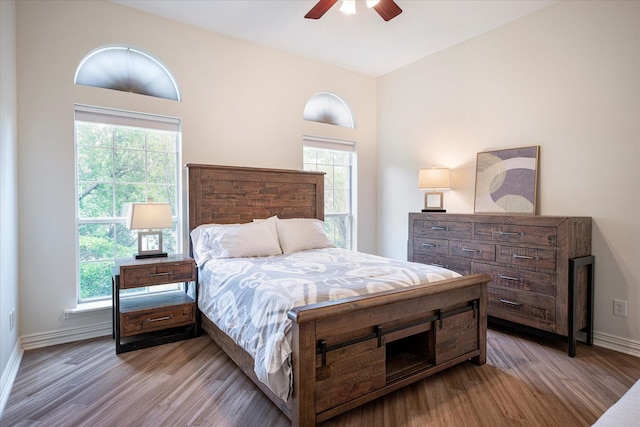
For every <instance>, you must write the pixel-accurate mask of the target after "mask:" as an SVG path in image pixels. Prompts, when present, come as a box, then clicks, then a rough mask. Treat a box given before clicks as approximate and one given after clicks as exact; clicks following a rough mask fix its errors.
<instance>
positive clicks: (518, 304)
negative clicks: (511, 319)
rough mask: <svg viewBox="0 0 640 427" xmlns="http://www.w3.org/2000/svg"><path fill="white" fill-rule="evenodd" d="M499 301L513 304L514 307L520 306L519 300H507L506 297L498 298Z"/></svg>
mask: <svg viewBox="0 0 640 427" xmlns="http://www.w3.org/2000/svg"><path fill="white" fill-rule="evenodd" d="M500 302H501V303H503V304H508V305H515V306H516V307H522V303H521V302H515V301H509V300H508V299H504V298H500Z"/></svg>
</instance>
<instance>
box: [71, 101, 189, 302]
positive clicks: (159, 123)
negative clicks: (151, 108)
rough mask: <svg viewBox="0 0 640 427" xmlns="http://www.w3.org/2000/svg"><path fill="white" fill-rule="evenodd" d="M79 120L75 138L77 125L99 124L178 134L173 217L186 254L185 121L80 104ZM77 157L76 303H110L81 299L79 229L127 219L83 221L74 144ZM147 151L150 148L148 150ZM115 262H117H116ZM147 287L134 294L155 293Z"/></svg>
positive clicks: (180, 247) (178, 244)
mask: <svg viewBox="0 0 640 427" xmlns="http://www.w3.org/2000/svg"><path fill="white" fill-rule="evenodd" d="M74 109H75V118H74V139H75V138H76V137H77V126H76V123H77V122H95V123H101V124H109V125H116V126H127V127H138V128H142V129H156V130H168V131H174V132H176V133H177V141H176V184H175V185H176V202H175V203H176V210H175V214H174V216H173V218H172V219H173V221H174V222H175V223H177V227H176V228H177V229H176V230H175V232H176V248H177V251H178V252H179V253H182V252H183V251H184V238H183V230H182V226H181V224H182V213H183V196H182V193H183V188H182V173H181V165H182V136H181V135H182V129H181V120H180V119H178V118H174V117H167V116H159V115H152V114H145V113H139V112H132V111H124V110H116V109H111V108H103V107H95V106H88V105H82V104H76V105H75V106H74ZM74 146H75V147H74V155H75V162H74V165H75V169H76V170H75V179H74V182H75V234H76V235H75V245H76V292H77V297H76V300H77V301H78V303H79V304H80V303H88V302H94V301H106V300H110V298H111V295H107V296H103V297H95V298H84V299H83V298H81V289H80V286H81V283H80V279H81V278H80V264H81V260H80V240H79V227H80V225H82V224H99V223H105V224H107V223H108V224H111V223H122V224H124V223H126V217H124V216H122V217H120V216H116V217H107V218H80V212H79V204H78V197H79V195H78V188H79V185H78V142H77V141H74ZM145 152H146V148H145ZM114 261H115V259H114ZM175 288H176V287H175V286H173V285H172V286H165V287H163V286H157V287H153V288H152V290H155V291H167V290H174V289H175ZM152 290H150V289H147V288H140V289H137V290H136V292H132V293H131V294H140V293H143V292H150V291H152Z"/></svg>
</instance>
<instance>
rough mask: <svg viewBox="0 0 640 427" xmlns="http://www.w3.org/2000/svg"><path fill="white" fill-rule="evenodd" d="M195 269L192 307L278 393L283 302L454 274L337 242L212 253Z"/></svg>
mask: <svg viewBox="0 0 640 427" xmlns="http://www.w3.org/2000/svg"><path fill="white" fill-rule="evenodd" d="M199 273H200V275H199V286H200V287H199V296H198V306H199V308H200V310H201V311H202V312H203V313H204V314H205V315H206V316H207V317H208V318H209V319H210V320H211V321H212V322H213V323H215V324H216V326H218V328H220V329H221V330H222V331H223V332H225V333H226V334H227V335H229V336H230V337H231V338H232V339H233V340H234V341H235V342H236V343H237V344H238V345H239V346H240V347H242V348H243V349H245V351H247V352H248V353H249V354H250V355H251V356H252V357H253V358H254V360H255V367H254V369H255V372H256V375H257V377H258V379H260V381H262V382H264V383H265V384H266V385H267V386H268V387H269V388H270V389H271V390H272V391H273V392H274V393H275V394H276V395H277V396H279V397H280V398H282V399H283V400H287V399H288V397H289V396H290V394H291V391H292V382H293V377H292V371H291V320H289V319H288V317H287V313H288V312H289V310H290V309H292V308H293V307H297V306H302V305H306V304H312V303H316V302H323V301H333V300H338V299H342V298H346V297H351V296H357V295H366V294H371V293H374V292H379V291H384V290H389V289H397V288H402V287H408V286H413V285H417V284H420V283H426V282H433V281H438V280H442V279H448V278H453V277H459V276H460V275H459V274H458V273H455V272H453V271H450V270H446V269H444V268H439V267H434V266H427V265H424V264H417V263H412V262H405V261H397V260H392V259H389V258H383V257H379V256H374V255H368V254H364V253H359V252H354V251H349V250H345V249H338V248H328V249H314V250H308V251H301V252H295V253H292V254H288V255H279V256H271V257H262V258H227V259H212V260H209V261H207V262H206V263H205V264H204V265H203V266H201V267H200V271H199Z"/></svg>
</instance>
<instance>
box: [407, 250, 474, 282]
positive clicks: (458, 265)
mask: <svg viewBox="0 0 640 427" xmlns="http://www.w3.org/2000/svg"><path fill="white" fill-rule="evenodd" d="M413 262H419V263H422V264H427V265H435V266H436V267H444V268H447V269H449V270H453V271H455V272H456V273H459V274H462V275H463V276H466V275H468V274H471V261H469V260H464V259H455V258H449V257H447V256H445V255H441V254H425V253H421V252H415V253H414V254H413Z"/></svg>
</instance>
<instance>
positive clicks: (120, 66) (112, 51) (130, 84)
mask: <svg viewBox="0 0 640 427" xmlns="http://www.w3.org/2000/svg"><path fill="white" fill-rule="evenodd" d="M74 82H75V83H76V84H79V85H85V86H94V87H101V88H105V89H113V90H120V91H123V92H132V93H138V94H141V95H149V96H155V97H158V98H166V99H173V100H175V101H180V90H179V89H178V85H177V84H176V81H175V79H174V78H173V75H172V74H171V72H170V71H169V69H168V68H167V67H166V66H165V65H164V64H162V62H160V61H159V60H158V59H157V58H155V57H154V56H153V55H151V54H149V53H147V52H144V51H142V50H140V49H136V48H133V47H130V46H102V47H100V48H98V49H95V50H93V51H92V52H90V53H89V54H88V55H87V56H85V57H84V58H83V59H82V61H81V62H80V65H79V66H78V69H77V70H76V76H75V80H74Z"/></svg>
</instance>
